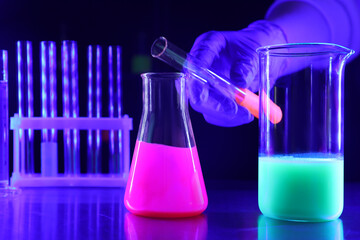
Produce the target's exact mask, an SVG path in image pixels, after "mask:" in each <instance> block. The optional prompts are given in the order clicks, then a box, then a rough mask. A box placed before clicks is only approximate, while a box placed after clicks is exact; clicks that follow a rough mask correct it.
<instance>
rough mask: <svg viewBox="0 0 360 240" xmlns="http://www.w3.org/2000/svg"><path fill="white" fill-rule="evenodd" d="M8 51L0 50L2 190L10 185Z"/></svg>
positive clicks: (0, 156)
mask: <svg viewBox="0 0 360 240" xmlns="http://www.w3.org/2000/svg"><path fill="white" fill-rule="evenodd" d="M7 60H8V58H7V51H5V50H0V192H1V191H2V190H4V189H6V188H8V186H9V116H8V115H9V114H8V112H9V106H8V104H9V99H8V68H7V63H8V61H7Z"/></svg>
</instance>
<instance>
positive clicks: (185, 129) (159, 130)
mask: <svg viewBox="0 0 360 240" xmlns="http://www.w3.org/2000/svg"><path fill="white" fill-rule="evenodd" d="M142 78H143V113H142V117H141V123H140V128H139V134H138V140H139V141H144V142H148V143H158V144H165V145H170V146H177V147H192V146H194V145H195V143H194V137H193V132H192V128H191V123H190V117H189V113H188V101H187V97H186V86H185V79H184V77H183V74H181V73H158V74H156V73H152V74H150V73H147V74H143V75H142Z"/></svg>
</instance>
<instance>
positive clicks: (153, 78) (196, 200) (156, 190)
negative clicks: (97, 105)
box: [124, 73, 208, 217]
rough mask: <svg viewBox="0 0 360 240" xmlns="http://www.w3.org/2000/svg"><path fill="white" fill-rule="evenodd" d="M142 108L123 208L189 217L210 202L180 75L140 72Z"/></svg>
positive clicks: (145, 213)
mask: <svg viewBox="0 0 360 240" xmlns="http://www.w3.org/2000/svg"><path fill="white" fill-rule="evenodd" d="M141 77H142V79H143V103H144V106H143V112H142V118H141V123H140V127H139V132H138V136H137V141H136V146H135V150H134V154H133V159H132V163H131V169H130V174H129V179H128V182H127V187H126V191H125V197H124V204H125V206H126V208H127V209H128V210H129V211H130V212H132V213H134V214H138V215H143V216H151V217H187V216H193V215H198V214H200V213H202V212H203V211H204V210H205V209H206V207H207V204H208V199H207V194H206V189H205V184H204V179H203V176H202V172H201V166H200V162H199V157H198V153H197V149H196V145H195V140H194V134H193V131H192V127H191V123H190V117H189V113H188V100H187V96H186V86H185V78H184V75H183V74H182V73H144V74H142V75H141Z"/></svg>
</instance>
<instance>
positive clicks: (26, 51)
mask: <svg viewBox="0 0 360 240" xmlns="http://www.w3.org/2000/svg"><path fill="white" fill-rule="evenodd" d="M16 51H17V80H18V114H19V117H34V93H33V51H32V42H31V41H17V43H16ZM19 133H20V136H19V138H20V151H19V152H18V154H19V157H20V159H21V173H26V174H27V173H29V174H33V173H34V171H35V169H34V131H33V130H32V129H27V130H20V132H19Z"/></svg>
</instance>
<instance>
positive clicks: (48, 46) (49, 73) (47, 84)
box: [40, 41, 58, 176]
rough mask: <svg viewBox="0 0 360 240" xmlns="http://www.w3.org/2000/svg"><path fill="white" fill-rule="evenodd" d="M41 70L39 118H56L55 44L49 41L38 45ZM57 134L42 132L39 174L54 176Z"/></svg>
mask: <svg viewBox="0 0 360 240" xmlns="http://www.w3.org/2000/svg"><path fill="white" fill-rule="evenodd" d="M40 56H41V58H40V68H41V116H42V117H52V118H54V117H56V115H57V111H56V44H55V42H51V41H42V42H41V43H40ZM57 169H58V161H57V134H56V132H55V129H50V130H47V129H44V130H42V143H41V174H42V175H43V176H56V175H57Z"/></svg>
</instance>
